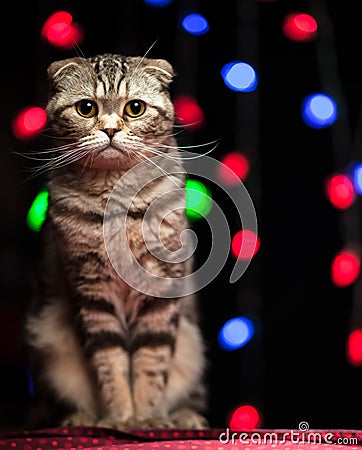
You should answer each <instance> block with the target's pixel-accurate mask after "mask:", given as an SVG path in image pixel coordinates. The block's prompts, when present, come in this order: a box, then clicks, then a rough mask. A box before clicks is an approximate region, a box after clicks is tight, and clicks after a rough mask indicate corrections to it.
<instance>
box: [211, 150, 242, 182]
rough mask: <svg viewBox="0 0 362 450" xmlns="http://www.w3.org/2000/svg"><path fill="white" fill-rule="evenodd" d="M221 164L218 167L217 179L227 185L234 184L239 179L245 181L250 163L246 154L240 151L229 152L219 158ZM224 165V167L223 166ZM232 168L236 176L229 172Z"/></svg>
mask: <svg viewBox="0 0 362 450" xmlns="http://www.w3.org/2000/svg"><path fill="white" fill-rule="evenodd" d="M221 163H222V165H220V166H219V168H218V174H217V175H218V178H219V180H220V181H221V182H222V183H224V184H225V185H227V186H235V185H237V184H239V180H240V181H245V179H246V178H247V176H248V173H249V168H250V164H249V161H248V159H247V158H246V156H244V155H243V154H242V153H240V152H230V153H228V154H227V155H225V156H224V157H223V158H222V159H221ZM225 166H226V167H225ZM228 169H230V170H232V171H233V172H234V174H235V175H236V177H237V178H236V177H234V176H232V174H230V171H229V170H228Z"/></svg>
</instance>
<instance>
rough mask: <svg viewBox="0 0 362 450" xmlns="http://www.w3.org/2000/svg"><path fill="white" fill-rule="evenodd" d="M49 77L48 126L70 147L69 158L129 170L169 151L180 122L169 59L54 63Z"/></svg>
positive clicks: (115, 57)
mask: <svg viewBox="0 0 362 450" xmlns="http://www.w3.org/2000/svg"><path fill="white" fill-rule="evenodd" d="M48 75H49V79H50V87H51V89H50V98H49V101H48V105H47V116H48V125H49V127H50V128H51V133H52V135H53V136H55V137H56V138H57V139H56V140H57V142H58V143H59V142H61V143H62V144H64V145H63V147H62V150H61V151H62V152H63V153H64V156H63V158H64V159H66V158H67V157H68V155H65V154H66V153H67V154H69V161H70V162H72V163H73V162H75V163H77V164H81V165H83V166H85V167H94V168H100V169H111V168H118V167H119V168H123V167H125V168H126V167H130V166H132V165H134V164H135V163H137V162H139V161H142V160H144V159H145V156H147V157H152V156H154V154H155V152H156V151H157V152H159V151H160V149H161V151H162V149H167V147H166V146H165V140H166V139H167V138H169V137H170V136H171V134H172V128H173V123H174V109H173V105H172V102H171V99H170V95H169V92H168V86H169V84H170V82H171V81H172V78H173V75H174V73H173V69H172V67H171V65H170V64H169V63H168V62H167V61H165V60H162V59H147V58H141V57H125V56H121V55H110V54H106V55H99V56H96V57H94V58H78V57H77V58H70V59H66V60H63V61H56V62H53V63H52V64H51V65H50V66H49V68H48ZM59 138H60V140H59Z"/></svg>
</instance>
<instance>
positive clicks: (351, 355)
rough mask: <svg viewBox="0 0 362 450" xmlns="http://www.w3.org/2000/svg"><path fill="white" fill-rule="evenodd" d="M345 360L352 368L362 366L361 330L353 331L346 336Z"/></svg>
mask: <svg viewBox="0 0 362 450" xmlns="http://www.w3.org/2000/svg"><path fill="white" fill-rule="evenodd" d="M347 358H348V361H349V362H350V364H352V365H353V366H361V365H362V329H357V330H354V331H352V332H351V333H350V335H349V336H348V341H347Z"/></svg>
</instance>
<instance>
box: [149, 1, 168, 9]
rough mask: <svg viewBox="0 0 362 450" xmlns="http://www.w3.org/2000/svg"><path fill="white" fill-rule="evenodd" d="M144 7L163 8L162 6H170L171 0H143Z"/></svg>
mask: <svg viewBox="0 0 362 450" xmlns="http://www.w3.org/2000/svg"><path fill="white" fill-rule="evenodd" d="M144 2H145V3H146V5H149V6H153V7H155V8H163V7H164V6H168V5H170V4H171V3H172V2H173V0H144Z"/></svg>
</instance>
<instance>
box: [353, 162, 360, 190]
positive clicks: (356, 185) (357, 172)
mask: <svg viewBox="0 0 362 450" xmlns="http://www.w3.org/2000/svg"><path fill="white" fill-rule="evenodd" d="M353 186H354V189H355V191H356V193H357V194H359V195H362V164H361V163H360V164H356V165H355V167H354V168H353Z"/></svg>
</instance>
